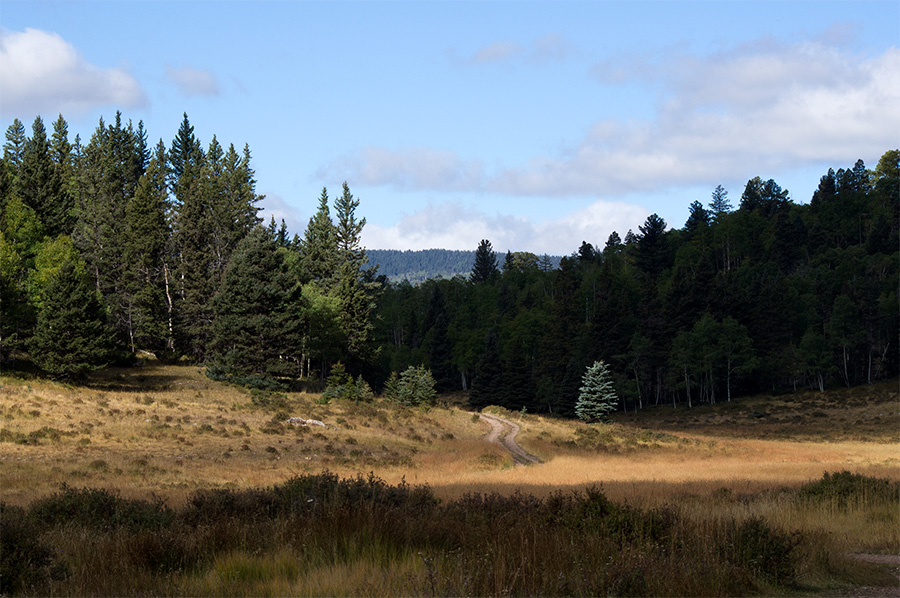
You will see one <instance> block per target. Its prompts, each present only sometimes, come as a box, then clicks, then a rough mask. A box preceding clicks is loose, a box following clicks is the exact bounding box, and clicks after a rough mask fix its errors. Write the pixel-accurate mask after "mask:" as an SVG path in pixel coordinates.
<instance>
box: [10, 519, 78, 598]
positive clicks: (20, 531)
mask: <svg viewBox="0 0 900 598" xmlns="http://www.w3.org/2000/svg"><path fill="white" fill-rule="evenodd" d="M64 575H65V567H64V565H62V564H61V563H56V562H54V560H53V551H51V550H50V549H49V548H48V547H47V546H45V545H44V544H43V543H42V542H40V540H38V530H37V528H36V526H35V525H34V523H33V522H32V521H31V520H30V519H28V518H26V517H25V511H24V509H21V508H18V507H11V506H9V505H7V504H5V503H0V595H2V596H9V595H12V594H16V593H17V592H19V591H21V590H25V589H28V588H33V587H34V586H35V585H38V584H41V583H43V582H45V581H47V580H49V579H57V578H61V577H63V576H64Z"/></svg>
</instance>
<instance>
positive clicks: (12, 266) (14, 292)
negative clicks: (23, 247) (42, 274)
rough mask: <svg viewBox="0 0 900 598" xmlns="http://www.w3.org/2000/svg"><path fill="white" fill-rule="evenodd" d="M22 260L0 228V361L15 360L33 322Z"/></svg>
mask: <svg viewBox="0 0 900 598" xmlns="http://www.w3.org/2000/svg"><path fill="white" fill-rule="evenodd" d="M21 263H22V258H21V257H20V256H19V254H18V253H17V252H16V250H15V248H14V247H13V244H12V243H10V242H9V241H7V239H6V235H5V234H4V233H3V230H2V228H0V362H3V363H6V362H8V361H10V360H11V359H12V355H13V351H15V350H17V349H18V348H19V347H20V346H21V344H22V337H23V336H24V334H23V333H24V332H26V331H27V329H28V326H27V324H26V322H28V320H30V319H31V318H30V315H31V314H30V313H29V310H28V307H29V306H28V303H27V302H26V301H25V293H24V291H23V289H22V274H21V272H22V266H21Z"/></svg>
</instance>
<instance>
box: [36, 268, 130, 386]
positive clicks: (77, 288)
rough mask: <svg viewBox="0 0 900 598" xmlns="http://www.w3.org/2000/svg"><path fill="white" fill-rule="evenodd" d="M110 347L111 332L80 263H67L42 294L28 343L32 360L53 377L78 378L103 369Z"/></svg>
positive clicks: (89, 279) (95, 293)
mask: <svg viewBox="0 0 900 598" xmlns="http://www.w3.org/2000/svg"><path fill="white" fill-rule="evenodd" d="M112 347H113V334H112V330H111V329H110V328H109V327H108V326H107V324H106V314H105V310H104V308H103V305H102V304H101V302H100V298H99V296H98V295H97V291H96V289H95V287H94V284H93V283H92V281H91V278H90V276H88V274H87V272H86V271H85V266H84V263H79V262H75V261H73V260H67V261H66V262H65V263H63V264H62V266H60V268H59V271H58V272H57V274H56V276H54V277H53V278H52V279H51V281H50V284H49V285H48V286H47V289H46V291H45V293H44V298H43V308H42V309H41V311H40V313H39V314H38V318H37V325H36V327H35V331H34V336H33V337H32V338H31V340H30V341H29V343H28V349H29V353H30V354H31V357H32V359H33V360H34V362H35V363H36V364H37V365H38V366H39V367H40V368H41V369H42V370H44V371H45V372H47V373H49V374H51V375H53V376H57V377H73V378H78V377H82V376H84V374H86V373H87V372H89V371H91V370H96V369H100V368H102V367H104V366H105V365H106V364H107V363H108V362H109V360H110V358H111V356H112Z"/></svg>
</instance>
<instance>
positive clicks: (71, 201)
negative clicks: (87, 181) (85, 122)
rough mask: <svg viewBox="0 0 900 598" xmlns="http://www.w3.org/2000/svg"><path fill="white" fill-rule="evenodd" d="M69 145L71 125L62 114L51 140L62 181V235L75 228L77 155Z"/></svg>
mask: <svg viewBox="0 0 900 598" xmlns="http://www.w3.org/2000/svg"><path fill="white" fill-rule="evenodd" d="M74 149H75V148H73V147H72V144H71V143H69V124H68V123H67V122H66V119H64V118H63V116H62V114H60V115H59V117H58V118H57V119H56V120H55V121H54V122H53V137H52V138H51V139H50V157H51V158H52V159H53V164H54V166H55V168H56V172H57V174H58V176H59V181H60V196H59V199H58V200H57V206H56V213H57V216H58V219H59V231H60V233H61V234H65V235H70V234H72V229H73V228H74V226H75V190H76V183H75V154H74Z"/></svg>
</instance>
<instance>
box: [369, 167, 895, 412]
mask: <svg viewBox="0 0 900 598" xmlns="http://www.w3.org/2000/svg"><path fill="white" fill-rule="evenodd" d="M898 161H900V152H898V151H897V150H891V151H889V152H887V153H885V154H884V155H883V156H882V158H881V160H880V161H879V163H878V165H877V167H876V168H875V169H874V170H871V171H870V170H867V169H866V167H865V165H864V164H863V163H862V162H861V161H858V162H857V163H856V164H855V165H853V166H851V167H850V168H846V169H839V170H838V171H837V172H835V171H833V170H829V171H828V172H827V173H826V174H825V175H824V176H822V178H821V181H820V183H819V187H818V189H817V191H816V192H815V194H814V195H813V197H812V198H810V201H809V203H807V204H803V205H800V204H796V203H794V202H793V201H792V200H791V198H790V197H789V194H788V192H787V190H784V189H782V188H781V187H780V186H779V185H778V184H777V183H776V182H775V181H774V180H763V179H761V178H759V177H755V178H753V179H751V180H750V181H748V183H747V185H746V187H745V188H744V189H743V190H742V193H741V196H740V199H739V200H738V202H737V206H733V205H732V203H731V200H730V198H729V197H728V193H727V191H726V190H725V189H723V188H721V187H717V188H716V189H715V190H714V191H713V192H712V194H711V197H710V201H709V203H708V205H704V204H702V203H700V202H694V203H693V204H692V205H691V206H690V217H689V219H688V220H687V222H686V223H684V225H683V226H681V227H680V228H677V229H674V230H673V229H670V228H669V225H668V224H667V223H666V222H664V221H663V220H662V219H661V218H660V217H659V216H657V215H655V214H653V215H651V216H650V217H648V218H647V220H646V222H645V223H644V224H643V225H642V226H641V227H639V230H638V231H627V232H626V234H625V236H624V239H622V238H621V237H620V236H619V234H617V233H613V234H612V235H610V237H609V239H608V240H607V242H606V244H605V246H603V247H592V246H591V245H590V244H588V243H582V245H581V246H580V247H578V248H573V249H576V251H574V253H573V254H572V255H571V256H570V257H567V258H564V259H563V260H562V263H561V264H560V266H559V268H558V269H555V270H553V271H551V272H544V271H542V270H541V269H540V268H539V267H536V266H535V264H534V262H533V261H528V260H522V259H519V258H521V256H517V255H511V256H507V258H506V259H502V258H499V259H498V258H496V257H494V258H493V265H492V266H491V267H489V268H488V270H489V272H488V273H487V274H485V273H484V272H482V273H481V274H480V275H479V276H478V277H477V278H476V277H475V276H473V277H472V278H470V280H466V281H464V280H460V279H453V280H440V281H429V282H427V283H426V284H424V285H421V286H418V287H413V286H411V285H408V284H399V285H392V286H389V287H388V288H386V289H385V292H384V293H383V295H382V298H381V302H380V307H379V309H378V313H379V315H380V319H379V320H378V321H377V327H378V328H377V330H376V333H377V338H378V340H379V342H380V343H381V346H382V353H381V359H382V362H383V364H384V365H383V366H382V367H383V370H385V371H389V370H398V369H402V368H403V367H405V366H406V365H407V364H417V363H425V364H427V365H428V366H429V367H430V368H431V369H432V371H433V373H434V377H435V379H436V380H437V381H438V384H439V386H440V387H441V388H442V389H444V390H458V389H470V390H471V394H470V401H471V404H472V405H473V406H474V407H480V406H483V405H486V404H501V405H504V406H506V407H508V408H510V409H516V410H518V409H522V408H526V409H528V410H536V411H551V412H555V413H562V414H567V415H570V414H573V412H574V407H575V403H576V399H577V396H578V391H579V386H580V385H581V380H582V376H583V374H584V372H585V370H586V368H587V367H588V366H590V365H591V364H592V363H593V362H594V361H595V360H605V361H606V362H607V363H609V364H610V365H611V367H612V370H613V372H614V373H615V377H616V387H617V391H618V395H619V398H620V408H628V409H640V408H642V407H646V406H648V405H657V404H669V405H673V406H678V405H684V406H688V407H689V406H691V405H693V404H696V403H698V402H701V401H702V402H717V401H723V400H729V399H730V398H731V397H732V396H734V395H735V394H738V393H745V392H760V391H767V392H781V391H787V390H792V389H797V388H800V387H810V388H815V389H819V390H821V389H824V388H825V387H826V386H828V385H845V386H850V385H856V384H865V383H869V382H872V381H874V380H876V379H880V378H885V377H891V376H895V375H897V373H898V347H897V336H898V330H900V326H898V303H897V282H898V258H900V255H898V247H900V243H898V229H900V216H898V204H900V201H898V195H900V176H898ZM476 262H477V260H476ZM475 269H476V270H477V269H478V266H477V265H476V267H475Z"/></svg>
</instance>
